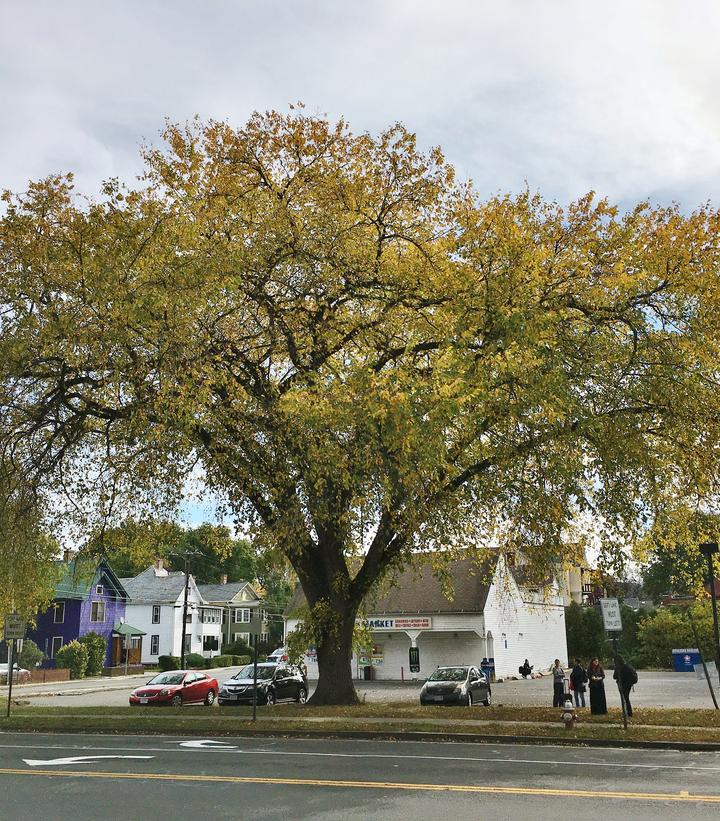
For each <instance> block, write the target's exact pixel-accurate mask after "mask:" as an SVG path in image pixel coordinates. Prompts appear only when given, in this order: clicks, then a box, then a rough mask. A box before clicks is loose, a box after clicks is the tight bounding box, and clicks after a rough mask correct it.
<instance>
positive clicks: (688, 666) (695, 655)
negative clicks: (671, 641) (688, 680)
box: [672, 647, 700, 673]
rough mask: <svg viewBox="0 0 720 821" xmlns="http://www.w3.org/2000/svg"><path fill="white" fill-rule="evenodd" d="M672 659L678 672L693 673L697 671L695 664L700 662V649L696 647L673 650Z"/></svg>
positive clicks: (674, 668)
mask: <svg viewBox="0 0 720 821" xmlns="http://www.w3.org/2000/svg"><path fill="white" fill-rule="evenodd" d="M672 660H673V670H674V671H675V672H676V673H692V672H694V671H695V665H696V664H700V651H699V650H698V649H697V648H696V647H695V648H687V647H685V648H682V649H679V650H673V651H672Z"/></svg>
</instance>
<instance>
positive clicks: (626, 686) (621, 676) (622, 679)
mask: <svg viewBox="0 0 720 821" xmlns="http://www.w3.org/2000/svg"><path fill="white" fill-rule="evenodd" d="M613 678H614V679H615V681H617V683H618V690H620V697H621V698H622V700H623V701H624V702H625V713H626V714H627V716H628V718H632V714H633V711H632V704H631V703H630V690H632V688H633V687H634V686H635V685H636V684H637V680H638V677H637V673H636V672H635V668H634V667H633V666H632V665H631V664H628V663H627V662H626V661H625V659H624V658H623V657H622V656H617V657H616V659H615V672H614V673H613Z"/></svg>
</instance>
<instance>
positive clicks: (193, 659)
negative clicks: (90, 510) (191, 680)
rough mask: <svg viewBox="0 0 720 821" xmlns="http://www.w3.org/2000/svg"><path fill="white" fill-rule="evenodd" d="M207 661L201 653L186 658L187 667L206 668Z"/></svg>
mask: <svg viewBox="0 0 720 821" xmlns="http://www.w3.org/2000/svg"><path fill="white" fill-rule="evenodd" d="M204 666H205V659H204V658H203V657H202V656H201V655H200V653H188V654H187V655H186V656H185V667H204Z"/></svg>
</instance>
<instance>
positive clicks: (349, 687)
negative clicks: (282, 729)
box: [310, 603, 358, 704]
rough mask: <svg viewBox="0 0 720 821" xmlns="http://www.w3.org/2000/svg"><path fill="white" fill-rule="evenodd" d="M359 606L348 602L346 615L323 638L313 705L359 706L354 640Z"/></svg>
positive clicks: (344, 613)
mask: <svg viewBox="0 0 720 821" xmlns="http://www.w3.org/2000/svg"><path fill="white" fill-rule="evenodd" d="M356 611H357V607H356V606H355V605H352V604H350V603H345V605H344V609H343V612H338V613H337V617H338V618H337V619H334V620H333V623H332V624H329V625H328V628H327V631H326V632H325V633H324V635H323V636H322V637H321V638H319V643H318V645H317V661H318V672H319V679H318V683H317V687H316V689H315V692H314V693H313V695H312V698H311V699H310V703H311V704H357V703H358V696H357V693H356V692H355V685H354V683H353V677H352V667H351V660H352V638H353V629H354V627H355V614H356Z"/></svg>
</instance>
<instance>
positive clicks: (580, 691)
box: [570, 659, 588, 707]
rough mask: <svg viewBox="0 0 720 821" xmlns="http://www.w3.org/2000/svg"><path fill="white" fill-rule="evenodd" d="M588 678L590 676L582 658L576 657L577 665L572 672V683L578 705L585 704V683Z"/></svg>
mask: <svg viewBox="0 0 720 821" xmlns="http://www.w3.org/2000/svg"><path fill="white" fill-rule="evenodd" d="M587 680H588V676H587V673H586V672H585V668H584V667H583V666H582V664H581V663H580V659H575V666H574V667H573V668H572V672H571V673H570V684H571V685H572V690H573V693H574V695H575V706H576V707H584V706H585V684H586V683H587Z"/></svg>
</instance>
